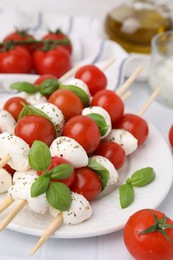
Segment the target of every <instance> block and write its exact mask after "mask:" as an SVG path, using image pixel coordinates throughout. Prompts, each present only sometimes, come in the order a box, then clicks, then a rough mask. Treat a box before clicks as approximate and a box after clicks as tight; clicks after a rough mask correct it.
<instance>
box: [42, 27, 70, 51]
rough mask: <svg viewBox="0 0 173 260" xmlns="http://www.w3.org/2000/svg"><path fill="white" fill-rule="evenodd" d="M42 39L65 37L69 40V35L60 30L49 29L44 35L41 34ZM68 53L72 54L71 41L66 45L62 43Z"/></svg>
mask: <svg viewBox="0 0 173 260" xmlns="http://www.w3.org/2000/svg"><path fill="white" fill-rule="evenodd" d="M42 39H43V40H64V39H67V40H69V41H70V39H69V37H68V36H67V35H66V34H64V33H63V32H62V31H61V30H59V29H58V30H56V31H55V32H52V31H49V32H48V33H47V34H46V35H44V36H43V38H42ZM62 47H63V48H65V49H66V50H67V51H68V52H69V53H70V54H72V43H71V42H70V43H69V44H67V45H62Z"/></svg>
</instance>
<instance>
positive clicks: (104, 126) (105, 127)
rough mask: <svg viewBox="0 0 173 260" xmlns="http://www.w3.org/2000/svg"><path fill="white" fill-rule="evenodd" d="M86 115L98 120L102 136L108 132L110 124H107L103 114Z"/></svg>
mask: <svg viewBox="0 0 173 260" xmlns="http://www.w3.org/2000/svg"><path fill="white" fill-rule="evenodd" d="M86 116H88V117H90V118H92V119H93V120H94V121H95V122H96V124H97V126H98V128H99V131H100V135H101V136H103V135H105V134H106V132H107V130H108V125H107V124H106V121H105V119H104V117H103V116H101V115H99V114H97V113H91V114H88V115H86Z"/></svg>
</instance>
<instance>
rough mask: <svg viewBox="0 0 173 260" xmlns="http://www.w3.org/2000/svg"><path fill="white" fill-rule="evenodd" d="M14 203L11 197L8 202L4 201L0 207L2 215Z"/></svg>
mask: <svg viewBox="0 0 173 260" xmlns="http://www.w3.org/2000/svg"><path fill="white" fill-rule="evenodd" d="M13 202H14V199H12V198H11V197H8V198H7V199H6V200H4V201H3V202H2V204H1V205H0V213H2V212H3V211H4V210H6V209H7V208H8V207H9V206H10V205H11V204H12V203H13Z"/></svg>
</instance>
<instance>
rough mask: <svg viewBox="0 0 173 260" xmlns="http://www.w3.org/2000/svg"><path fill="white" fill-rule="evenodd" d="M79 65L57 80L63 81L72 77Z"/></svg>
mask: <svg viewBox="0 0 173 260" xmlns="http://www.w3.org/2000/svg"><path fill="white" fill-rule="evenodd" d="M79 67H80V66H79V65H76V66H74V67H73V68H72V69H70V70H69V71H67V72H66V73H65V74H64V75H63V76H62V77H60V78H59V80H60V81H64V80H66V79H68V78H70V77H72V76H73V75H74V74H75V72H76V71H77V70H78V69H79Z"/></svg>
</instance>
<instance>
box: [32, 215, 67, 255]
mask: <svg viewBox="0 0 173 260" xmlns="http://www.w3.org/2000/svg"><path fill="white" fill-rule="evenodd" d="M62 222H63V212H60V213H59V214H58V215H57V216H56V217H55V218H54V219H53V220H52V222H51V223H50V225H49V226H48V227H47V228H46V230H45V231H44V233H43V235H42V236H41V238H40V240H39V241H38V243H37V244H36V245H35V247H34V248H33V250H32V252H31V255H33V254H34V253H35V252H36V251H37V250H38V249H39V248H40V247H41V246H42V244H43V243H44V242H45V241H46V240H47V239H48V238H49V237H50V236H51V235H52V234H53V233H54V232H55V231H56V230H57V229H58V228H59V227H60V226H61V224H62Z"/></svg>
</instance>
